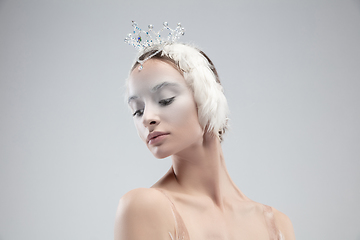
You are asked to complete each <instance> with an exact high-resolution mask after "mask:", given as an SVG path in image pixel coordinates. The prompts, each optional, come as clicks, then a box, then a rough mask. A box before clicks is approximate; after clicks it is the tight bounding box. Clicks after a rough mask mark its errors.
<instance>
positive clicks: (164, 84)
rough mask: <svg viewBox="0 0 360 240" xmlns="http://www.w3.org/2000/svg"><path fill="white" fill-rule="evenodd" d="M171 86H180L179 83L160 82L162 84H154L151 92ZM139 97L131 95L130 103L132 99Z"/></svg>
mask: <svg viewBox="0 0 360 240" xmlns="http://www.w3.org/2000/svg"><path fill="white" fill-rule="evenodd" d="M169 86H170V87H171V86H179V85H178V84H177V83H171V82H163V83H160V84H157V85H156V86H154V87H153V88H152V89H151V90H150V91H151V92H157V91H159V90H160V89H162V88H164V87H169ZM137 98H139V97H138V96H131V97H129V99H128V103H130V102H131V101H132V100H135V99H137Z"/></svg>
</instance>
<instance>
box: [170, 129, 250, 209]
mask: <svg viewBox="0 0 360 240" xmlns="http://www.w3.org/2000/svg"><path fill="white" fill-rule="evenodd" d="M205 135H206V136H205V137H204V140H203V142H202V143H201V144H198V145H196V146H192V147H191V148H190V149H186V150H184V151H183V152H180V153H178V154H176V155H173V156H172V161H173V166H172V169H171V170H172V171H173V174H174V176H175V178H176V181H177V183H178V184H179V186H180V187H181V189H182V190H183V191H184V192H186V193H189V194H192V195H199V194H200V195H206V196H208V197H210V198H211V199H212V200H213V202H214V203H215V204H216V205H218V206H219V207H222V206H223V200H224V198H226V197H234V196H239V195H240V196H243V194H242V193H241V192H240V190H239V189H238V188H237V187H236V185H235V184H234V182H233V181H232V180H231V178H230V175H229V173H228V171H227V169H226V165H225V161H224V156H223V152H222V148H221V144H220V141H219V140H218V139H217V137H215V136H213V135H211V134H205ZM171 170H170V171H171Z"/></svg>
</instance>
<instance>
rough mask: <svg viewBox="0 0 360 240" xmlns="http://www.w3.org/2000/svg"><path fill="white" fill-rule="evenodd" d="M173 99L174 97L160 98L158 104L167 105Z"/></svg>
mask: <svg viewBox="0 0 360 240" xmlns="http://www.w3.org/2000/svg"><path fill="white" fill-rule="evenodd" d="M174 100H175V97H171V98H166V99H163V100H160V101H159V104H160V105H161V106H167V105H170V104H171V103H172V102H173V101H174Z"/></svg>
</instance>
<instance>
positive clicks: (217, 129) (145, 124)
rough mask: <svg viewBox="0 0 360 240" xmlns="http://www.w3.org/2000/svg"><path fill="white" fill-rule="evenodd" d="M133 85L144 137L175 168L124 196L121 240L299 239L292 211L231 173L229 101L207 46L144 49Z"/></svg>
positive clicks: (118, 220)
mask: <svg viewBox="0 0 360 240" xmlns="http://www.w3.org/2000/svg"><path fill="white" fill-rule="evenodd" d="M127 91H128V92H127V93H128V103H129V106H130V108H131V110H132V113H133V118H134V123H135V126H136V128H137V131H138V134H139V136H140V138H141V139H142V140H143V141H144V142H145V144H146V145H147V147H148V148H149V150H150V151H151V152H152V154H153V155H154V156H155V157H157V158H165V157H168V156H171V158H172V166H171V168H170V169H169V171H168V172H167V173H166V174H165V175H164V176H163V177H162V178H161V179H160V180H159V181H158V182H157V183H155V184H154V185H153V186H152V187H151V188H148V189H147V188H140V189H135V190H132V191H130V192H128V193H126V194H125V195H124V196H123V197H122V198H121V199H120V202H119V206H118V210H117V216H116V222H115V239H116V240H141V239H144V240H145V239H146V240H161V239H164V240H169V239H172V240H175V239H176V240H178V239H184V240H188V239H191V240H209V239H229V240H230V239H233V240H239V239H246V240H248V239H257V240H259V239H286V240H292V239H295V237H294V232H293V228H292V224H291V222H290V220H289V219H288V217H287V216H286V215H284V214H283V213H281V212H279V211H277V210H276V209H274V208H272V207H268V206H265V205H262V204H259V203H256V202H254V201H252V200H250V199H249V198H247V197H246V196H245V195H244V194H243V193H242V192H241V191H240V190H239V189H238V188H237V186H236V185H235V184H234V182H233V181H232V180H231V178H230V176H229V173H228V171H227V169H226V166H225V161H224V157H223V153H222V148H221V141H222V137H223V134H224V132H225V130H226V127H227V114H228V111H227V102H226V98H225V96H224V94H223V91H222V87H221V85H220V81H219V78H218V75H217V72H216V69H215V67H214V65H213V64H212V62H211V61H210V60H209V58H208V57H207V56H206V55H205V54H204V53H203V52H201V51H199V50H198V49H196V48H194V47H192V46H188V45H185V44H180V43H173V42H172V43H166V44H155V45H153V46H151V47H148V48H145V49H144V51H143V52H142V53H141V56H140V57H139V58H138V59H137V61H136V63H135V64H134V65H133V67H132V69H131V73H130V76H129V79H128V82H127Z"/></svg>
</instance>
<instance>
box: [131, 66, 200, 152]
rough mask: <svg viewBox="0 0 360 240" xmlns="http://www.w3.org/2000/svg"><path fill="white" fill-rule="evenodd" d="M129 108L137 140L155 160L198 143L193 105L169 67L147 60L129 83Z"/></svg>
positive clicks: (198, 125)
mask: <svg viewBox="0 0 360 240" xmlns="http://www.w3.org/2000/svg"><path fill="white" fill-rule="evenodd" d="M128 93H129V100H128V101H129V106H130V108H131V109H132V113H133V118H134V123H135V126H136V128H137V131H138V134H139V136H140V138H141V139H142V140H143V141H144V142H145V144H146V145H147V147H148V148H149V150H150V151H151V152H152V153H153V154H154V156H155V157H157V158H165V157H168V156H170V155H173V154H177V153H180V152H181V151H184V150H186V149H188V148H191V147H193V146H195V145H196V144H199V143H201V142H202V136H203V130H202V128H201V126H200V123H199V120H198V116H197V108H196V103H195V101H194V97H193V94H192V92H191V90H190V89H189V88H188V87H187V85H186V82H185V79H184V78H183V76H182V75H181V74H180V73H179V72H178V71H177V70H176V69H175V68H174V67H173V66H171V65H170V64H168V63H165V62H163V61H160V60H156V59H150V60H148V61H146V62H145V63H144V66H143V69H142V70H141V71H139V70H138V68H137V67H136V68H135V69H134V70H133V71H132V73H131V74H130V79H129V87H128Z"/></svg>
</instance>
